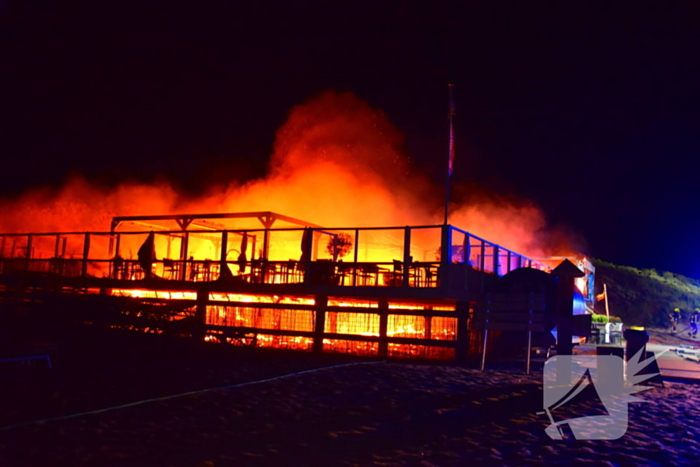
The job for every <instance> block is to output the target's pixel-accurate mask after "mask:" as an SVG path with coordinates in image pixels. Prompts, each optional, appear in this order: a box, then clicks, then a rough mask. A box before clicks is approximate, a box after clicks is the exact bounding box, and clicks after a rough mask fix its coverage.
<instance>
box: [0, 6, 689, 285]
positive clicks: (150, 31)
mask: <svg viewBox="0 0 700 467" xmlns="http://www.w3.org/2000/svg"><path fill="white" fill-rule="evenodd" d="M430 3H439V4H440V6H435V5H431V4H430ZM634 3H641V2H629V3H623V2H610V1H608V2H593V1H585V2H554V3H551V4H549V3H544V2H517V3H516V2H508V3H505V2H467V1H462V2H425V3H418V2H407V1H399V2H376V3H364V2H352V3H347V4H342V3H341V2H305V1H294V2H292V1H288V2H279V3H274V4H273V3H270V2H261V1H254V2H253V1H251V2H246V1H236V2H177V1H172V2H163V3H153V2H147V1H144V2H129V1H120V2H95V1H60V0H59V1H50V2H48V1H47V2H31V1H23V2H19V1H16V2H13V1H11V0H10V1H7V0H5V1H3V2H0V26H1V27H2V35H1V36H0V40H1V44H0V47H1V49H0V67H1V68H0V69H1V70H2V72H1V73H0V86H1V90H0V113H1V117H0V118H1V121H0V154H1V156H0V157H1V160H2V162H1V164H0V170H1V171H2V185H1V186H0V194H5V195H14V194H17V193H21V192H22V191H24V190H26V189H27V188H28V187H31V186H36V185H40V184H46V183H51V184H60V183H61V182H62V181H63V180H65V178H66V177H67V175H68V174H69V173H71V172H76V171H77V172H79V173H82V174H84V175H85V176H86V177H88V178H89V179H91V180H96V181H98V182H100V183H117V182H119V181H120V180H122V179H124V178H126V177H139V178H141V179H144V180H150V179H153V177H155V176H156V175H157V174H163V175H165V176H167V177H169V178H170V179H172V180H174V181H176V182H177V183H179V184H180V185H182V186H184V187H185V188H187V189H190V190H196V189H199V188H201V187H202V186H201V185H202V184H203V183H204V182H205V181H207V182H210V181H219V182H223V181H225V180H227V179H232V178H237V179H245V178H251V177H256V176H261V175H262V174H263V173H264V171H265V164H266V163H267V161H268V158H269V155H270V153H271V144H272V142H273V140H274V132H275V130H276V129H277V128H278V127H279V126H280V125H281V124H282V123H283V122H284V121H285V119H286V115H287V111H288V110H289V108H290V107H292V106H294V105H296V104H299V103H302V102H304V101H305V100H306V99H308V98H309V97H311V96H313V95H315V94H317V93H319V92H320V91H322V90H325V89H331V90H338V91H352V92H354V93H356V94H357V95H358V96H359V97H360V98H362V99H364V100H366V101H367V102H369V103H370V104H371V105H372V106H374V107H378V108H381V109H383V110H384V111H385V112H386V115H387V117H388V119H389V120H390V121H391V122H392V123H394V124H395V125H396V126H397V127H398V128H399V130H401V131H402V132H403V133H404V134H405V135H406V141H407V151H408V152H409V154H410V157H411V159H412V161H413V162H414V163H415V164H416V166H417V167H419V168H420V169H421V170H423V171H425V172H426V173H427V174H428V175H429V176H430V177H432V178H433V179H434V180H435V181H437V182H441V181H442V177H443V168H444V157H445V151H446V144H447V143H446V128H447V127H446V113H447V83H450V82H452V83H454V84H455V86H456V90H455V104H456V107H457V116H456V117H455V127H456V132H457V139H456V141H457V156H456V157H457V159H456V165H455V173H454V181H455V183H456V184H460V183H472V184H479V185H480V186H483V187H485V188H487V189H490V190H495V191H498V192H503V193H505V194H514V195H517V196H521V197H525V198H527V199H530V200H532V201H533V202H534V203H536V204H537V205H538V206H540V207H541V208H542V209H543V210H544V212H545V213H546V215H547V218H548V220H549V221H550V222H551V223H552V224H558V225H566V226H569V227H570V228H572V229H573V230H574V231H577V232H579V233H580V234H581V235H583V236H584V237H585V238H586V239H587V241H588V253H589V254H590V255H592V256H594V257H598V258H601V259H605V260H609V261H613V262H616V263H621V264H626V265H631V266H637V267H653V268H657V269H662V270H671V271H673V272H677V273H681V274H686V275H690V276H693V277H696V278H700V245H699V243H698V237H699V235H698V234H699V233H700V220H698V219H699V217H698V216H700V214H699V211H700V209H699V202H700V193H699V191H698V188H699V187H700V172H699V171H698V169H699V168H700V163H699V162H698V157H699V156H700V133H699V132H698V128H699V126H700V64H699V63H698V61H699V60H700V50H699V49H700V47H699V46H700V26H698V24H699V23H698V21H699V18H700V6H694V5H693V4H694V3H696V2H690V1H688V2H673V1H665V2H657V3H656V6H650V5H651V3H650V2H649V3H648V2H645V3H644V5H645V6H638V5H637V6H635V5H634ZM574 4H575V5H574ZM696 5H697V4H696ZM193 160H196V162H197V164H193Z"/></svg>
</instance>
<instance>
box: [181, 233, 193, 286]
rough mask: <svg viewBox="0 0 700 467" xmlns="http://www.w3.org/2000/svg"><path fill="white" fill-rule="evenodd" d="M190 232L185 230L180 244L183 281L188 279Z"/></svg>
mask: <svg viewBox="0 0 700 467" xmlns="http://www.w3.org/2000/svg"><path fill="white" fill-rule="evenodd" d="M189 243H190V233H189V232H188V231H186V230H185V233H184V235H183V236H182V243H181V244H180V277H179V279H180V280H181V281H185V280H187V250H189Z"/></svg>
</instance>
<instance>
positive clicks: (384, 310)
mask: <svg viewBox="0 0 700 467" xmlns="http://www.w3.org/2000/svg"><path fill="white" fill-rule="evenodd" d="M377 308H378V310H377V311H378V313H379V356H380V357H381V358H386V357H387V356H388V355H389V339H388V335H387V334H388V330H389V302H387V301H385V300H382V301H381V302H379V306H378V307H377Z"/></svg>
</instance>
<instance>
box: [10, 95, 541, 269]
mask: <svg viewBox="0 0 700 467" xmlns="http://www.w3.org/2000/svg"><path fill="white" fill-rule="evenodd" d="M402 143H403V137H402V135H401V134H400V133H399V132H398V130H396V129H395V128H394V127H393V126H392V125H391V123H389V122H388V120H387V119H386V117H385V116H384V114H383V113H382V112H381V111H380V110H377V109H374V108H372V107H371V106H369V105H368V104H367V103H365V102H363V101H361V100H360V99H359V98H357V97H356V96H355V95H353V94H351V93H333V92H325V93H323V94H321V95H319V96H317V97H316V98H314V99H312V100H310V101H309V102H307V103H305V104H302V105H299V106H296V107H295V108H293V109H292V110H291V111H290V114H289V118H288V120H287V122H286V123H285V124H284V125H282V127H280V129H279V130H278V132H277V137H276V141H275V145H274V153H273V155H272V157H271V161H270V164H269V173H268V175H267V176H266V177H265V178H263V179H257V180H251V181H249V182H247V183H244V184H239V183H235V182H232V183H231V184H230V185H228V186H216V187H211V190H210V191H209V193H207V194H205V195H202V196H199V197H197V198H190V197H186V196H183V195H182V194H181V193H179V192H178V190H177V189H176V188H174V187H173V186H172V185H170V184H168V183H166V182H159V183H154V184H144V183H137V182H126V183H124V184H122V185H120V186H118V187H116V188H104V187H100V186H96V185H94V184H91V183H90V182H88V181H86V180H84V179H82V178H80V177H74V178H73V179H71V180H70V181H69V182H67V183H66V185H65V186H64V187H63V188H61V189H59V190H55V189H50V188H38V189H34V190H31V191H30V192H28V193H26V194H25V195H23V196H21V197H19V198H18V199H5V200H2V202H0V231H2V232H59V231H62V232H66V231H88V230H89V231H105V230H107V228H108V225H109V221H110V219H111V218H112V217H113V216H126V215H143V214H153V213H159V214H169V213H182V212H243V211H275V212H281V213H284V214H286V215H289V216H292V217H297V218H300V219H304V220H308V221H310V222H313V223H315V224H318V225H323V226H337V227H348V226H359V227H363V226H389V225H421V224H439V223H441V220H442V219H441V214H442V207H441V203H442V201H443V200H442V193H443V191H442V189H440V188H439V187H434V186H432V185H431V183H430V182H429V181H428V180H427V179H426V178H425V177H423V176H422V175H420V173H417V171H416V170H415V169H414V168H412V167H411V166H410V164H409V161H408V158H407V156H406V154H405V153H404V152H403V149H402ZM96 157H99V155H96ZM458 157H468V156H466V155H458ZM436 161H443V157H442V155H436ZM192 163H193V164H196V159H195V155H193V161H192ZM438 163H439V164H442V162H438ZM451 211H452V214H451V217H450V222H451V223H452V224H453V225H456V226H458V227H460V228H462V229H465V230H468V231H469V232H471V233H473V234H475V235H478V236H480V237H482V238H486V239H488V240H489V241H491V242H494V243H497V244H500V245H502V246H504V247H506V248H508V249H511V250H514V251H518V252H520V253H523V254H526V255H529V256H543V255H544V253H548V252H547V251H543V250H545V248H544V246H543V245H542V242H541V238H542V237H541V234H542V233H543V231H544V230H545V228H546V223H545V220H544V216H543V214H542V213H541V212H540V211H539V210H538V209H537V208H535V207H534V206H532V205H531V204H528V203H519V204H516V203H512V202H504V201H502V200H499V199H498V197H496V196H487V195H484V196H481V198H480V200H479V201H477V202H473V203H470V204H468V205H463V206H461V205H453V206H452V209H451Z"/></svg>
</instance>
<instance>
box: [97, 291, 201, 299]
mask: <svg viewBox="0 0 700 467" xmlns="http://www.w3.org/2000/svg"><path fill="white" fill-rule="evenodd" d="M109 294H110V295H115V296H117V297H133V298H160V299H165V300H196V299H197V294H196V293H195V292H182V291H173V290H141V289H111V290H110V291H109Z"/></svg>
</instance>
